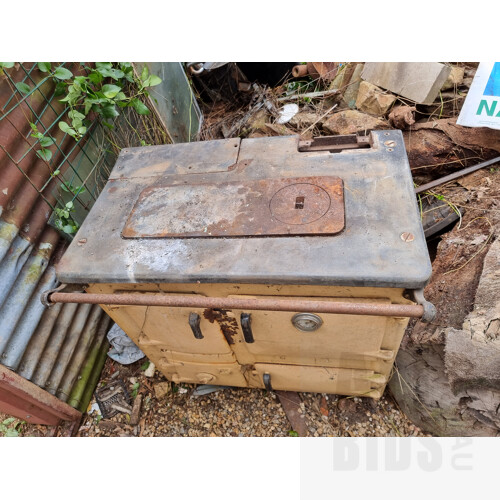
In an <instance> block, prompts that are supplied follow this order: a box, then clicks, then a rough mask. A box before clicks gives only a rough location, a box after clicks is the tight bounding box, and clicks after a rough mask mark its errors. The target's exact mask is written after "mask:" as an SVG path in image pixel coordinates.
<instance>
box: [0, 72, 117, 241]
mask: <svg viewBox="0 0 500 500" xmlns="http://www.w3.org/2000/svg"><path fill="white" fill-rule="evenodd" d="M74 66H75V65H74V64H73V63H62V64H60V65H58V67H61V68H64V67H72V69H73V70H75V68H74ZM3 79H4V82H2V87H3V92H2V94H3V95H2V102H1V108H0V109H1V115H0V128H2V129H3V130H5V133H4V137H2V139H3V140H2V141H1V143H0V147H1V149H2V152H3V153H4V155H5V157H4V160H3V161H4V162H5V160H7V161H8V162H10V164H11V166H12V165H13V166H15V168H16V169H17V170H18V172H19V173H20V174H21V175H22V179H20V178H19V177H20V176H19V175H17V176H14V177H16V180H17V179H19V180H26V181H27V182H28V183H29V184H30V185H31V187H32V188H33V189H34V190H35V191H36V193H38V195H39V196H40V197H41V198H42V199H43V200H44V201H45V203H46V204H47V205H48V207H49V208H50V209H51V210H52V211H55V214H53V215H52V217H51V224H53V225H54V226H55V227H56V228H57V229H59V230H61V231H62V233H65V234H70V235H71V234H73V233H74V232H76V231H75V230H74V228H71V230H70V228H66V231H64V229H65V228H64V226H63V225H62V224H63V222H65V221H66V222H67V221H68V220H71V219H73V220H74V222H76V225H77V226H78V225H79V224H81V222H82V221H83V219H84V218H85V216H86V214H87V213H88V211H89V210H90V208H91V206H92V205H93V203H94V202H95V200H96V199H97V197H98V195H99V193H100V191H101V190H102V188H103V187H104V184H105V183H106V181H107V178H108V177H109V173H110V172H111V169H112V166H113V164H114V161H115V159H116V151H113V150H112V149H111V148H110V147H109V145H108V144H107V141H106V137H105V133H104V131H103V130H102V124H101V123H100V121H99V120H98V119H95V120H93V121H92V123H91V125H90V126H89V127H88V129H87V131H86V133H85V134H84V135H83V136H82V137H81V138H79V139H78V140H75V139H74V138H73V137H71V136H69V135H68V134H65V133H63V132H62V131H61V130H60V129H59V127H58V126H57V124H58V122H59V121H60V120H61V119H63V118H64V117H65V116H67V113H68V111H69V107H68V106H65V105H64V104H63V103H62V102H61V101H60V95H61V94H60V93H59V92H58V88H57V84H55V83H54V82H53V81H51V79H50V78H49V77H48V76H44V75H43V74H41V73H40V71H39V70H38V67H37V64H36V63H19V64H18V65H17V67H16V68H15V70H14V71H12V72H10V71H9V72H7V71H4V72H3ZM28 88H29V89H30V90H29V91H28V92H26V93H25V91H26V90H27V89H28ZM9 94H10V95H9ZM7 123H8V125H9V126H8V127H5V125H6V124H7ZM37 164H38V165H37ZM42 164H43V165H42ZM3 168H6V166H5V165H4V166H3ZM15 188H16V186H12V189H11V192H12V194H14V193H13V191H14V189H15ZM68 204H69V205H68ZM4 206H5V205H4ZM71 206H73V207H74V209H73V210H72V212H74V213H72V214H71V218H70V217H66V218H64V217H61V215H64V213H62V212H63V211H64V210H67V209H68V207H71ZM59 211H60V212H59ZM58 212H59V217H57V214H58ZM68 215H69V214H68Z"/></svg>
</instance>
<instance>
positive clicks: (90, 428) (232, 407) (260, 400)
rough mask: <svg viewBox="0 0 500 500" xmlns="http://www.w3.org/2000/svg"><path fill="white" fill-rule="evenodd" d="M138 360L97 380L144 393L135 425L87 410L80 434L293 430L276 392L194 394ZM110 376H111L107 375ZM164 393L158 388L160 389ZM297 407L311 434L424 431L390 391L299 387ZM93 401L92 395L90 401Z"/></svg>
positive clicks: (109, 367) (271, 433) (272, 433)
mask: <svg viewBox="0 0 500 500" xmlns="http://www.w3.org/2000/svg"><path fill="white" fill-rule="evenodd" d="M141 365H143V363H142V362H140V361H139V362H137V363H134V364H133V365H130V366H128V367H124V366H120V365H118V364H116V363H114V362H113V361H111V360H108V362H107V363H106V366H105V369H104V372H103V376H102V377H101V382H100V385H101V386H103V384H106V383H113V380H122V381H123V382H124V383H125V384H126V385H128V387H129V389H130V390H131V391H132V389H133V387H137V384H139V387H138V389H137V391H138V394H141V395H142V401H143V404H142V408H141V413H140V417H139V422H138V424H137V425H130V417H129V416H128V415H127V414H117V415H115V416H114V417H112V418H111V419H102V417H101V416H100V415H98V414H97V413H96V412H95V411H94V412H92V413H91V414H86V415H85V417H84V419H83V421H82V425H81V427H80V429H79V431H78V435H79V436H267V437H278V436H293V435H295V433H294V432H293V431H292V428H291V425H290V423H289V421H288V419H287V417H286V415H285V412H284V410H283V408H282V406H281V404H280V402H279V399H278V397H277V396H276V395H275V394H273V393H268V392H266V391H264V390H259V389H242V388H227V389H222V390H219V391H217V392H214V393H211V394H207V395H205V396H194V395H193V394H192V393H193V390H194V388H195V386H194V385H189V384H181V385H175V384H172V383H170V382H168V381H167V380H166V378H165V377H163V375H161V374H160V373H159V372H158V371H156V372H155V374H154V376H153V377H146V376H145V375H144V371H143V370H142V369H141ZM111 377H112V378H111ZM165 391H167V392H166V394H162V393H163V392H165ZM300 397H301V399H302V403H301V405H300V410H299V411H300V413H301V414H302V415H304V417H303V418H305V420H306V425H307V428H308V432H309V435H310V436H424V435H426V434H424V433H423V432H422V431H421V430H420V429H419V428H418V427H416V426H415V425H413V424H412V423H411V422H410V421H409V420H408V419H407V418H406V416H405V415H404V414H403V413H402V412H401V410H399V408H398V407H397V406H396V404H395V402H394V401H393V399H392V398H391V396H390V394H389V393H387V392H386V394H385V395H384V396H383V397H382V398H381V399H380V400H379V401H375V400H372V399H370V398H356V397H355V398H352V397H349V398H346V397H342V396H334V395H325V394H311V393H301V394H300ZM92 403H94V400H93V401H92Z"/></svg>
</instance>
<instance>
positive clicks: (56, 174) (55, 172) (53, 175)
mask: <svg viewBox="0 0 500 500" xmlns="http://www.w3.org/2000/svg"><path fill="white" fill-rule="evenodd" d="M60 173H61V171H60V170H59V169H57V170H54V171H53V172H52V173H51V174H50V175H51V176H52V177H56V176H58V175H59V174H60Z"/></svg>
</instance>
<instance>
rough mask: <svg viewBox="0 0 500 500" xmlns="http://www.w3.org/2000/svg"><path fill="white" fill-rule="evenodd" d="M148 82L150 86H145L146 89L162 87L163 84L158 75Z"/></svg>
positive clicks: (150, 78) (152, 76) (151, 77)
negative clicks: (156, 86)
mask: <svg viewBox="0 0 500 500" xmlns="http://www.w3.org/2000/svg"><path fill="white" fill-rule="evenodd" d="M148 80H149V84H148V85H146V84H144V86H145V87H154V86H155V85H160V83H161V82H162V80H161V78H160V77H159V76H156V75H151V76H150V77H149V79H148Z"/></svg>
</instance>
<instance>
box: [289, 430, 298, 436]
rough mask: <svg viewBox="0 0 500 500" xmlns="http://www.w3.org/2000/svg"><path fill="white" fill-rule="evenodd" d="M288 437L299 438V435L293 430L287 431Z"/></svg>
mask: <svg viewBox="0 0 500 500" xmlns="http://www.w3.org/2000/svg"><path fill="white" fill-rule="evenodd" d="M288 435H289V436H291V437H299V433H298V432H297V431H293V430H290V431H288Z"/></svg>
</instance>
